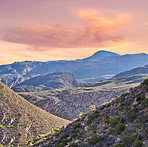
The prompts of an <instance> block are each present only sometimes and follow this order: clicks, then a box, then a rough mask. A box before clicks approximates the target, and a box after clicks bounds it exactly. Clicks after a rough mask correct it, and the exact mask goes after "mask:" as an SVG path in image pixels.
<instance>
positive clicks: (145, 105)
mask: <svg viewBox="0 0 148 147" xmlns="http://www.w3.org/2000/svg"><path fill="white" fill-rule="evenodd" d="M142 105H143V106H144V107H148V98H145V99H144V100H143V101H142Z"/></svg>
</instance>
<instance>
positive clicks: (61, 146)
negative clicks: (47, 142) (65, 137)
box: [54, 143, 64, 147]
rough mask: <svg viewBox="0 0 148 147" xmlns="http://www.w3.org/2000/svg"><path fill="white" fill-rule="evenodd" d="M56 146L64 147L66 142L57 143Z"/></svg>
mask: <svg viewBox="0 0 148 147" xmlns="http://www.w3.org/2000/svg"><path fill="white" fill-rule="evenodd" d="M54 147H64V144H63V143H60V144H57V145H55V146H54Z"/></svg>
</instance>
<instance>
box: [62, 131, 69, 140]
mask: <svg viewBox="0 0 148 147" xmlns="http://www.w3.org/2000/svg"><path fill="white" fill-rule="evenodd" d="M68 136H69V135H68V133H64V132H63V133H61V134H60V137H61V139H64V138H67V137H68Z"/></svg>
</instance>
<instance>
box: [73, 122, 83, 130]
mask: <svg viewBox="0 0 148 147" xmlns="http://www.w3.org/2000/svg"><path fill="white" fill-rule="evenodd" d="M80 125H81V124H80V123H78V124H76V125H74V126H73V129H77V128H80Z"/></svg>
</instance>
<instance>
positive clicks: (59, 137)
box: [35, 79, 148, 147]
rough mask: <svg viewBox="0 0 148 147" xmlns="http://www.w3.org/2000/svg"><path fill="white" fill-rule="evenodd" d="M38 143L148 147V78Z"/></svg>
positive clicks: (39, 145)
mask: <svg viewBox="0 0 148 147" xmlns="http://www.w3.org/2000/svg"><path fill="white" fill-rule="evenodd" d="M35 146H38V147H42V146H48V147H50V146H51V147H52V146H54V147H64V146H68V147H79V146H80V147H91V146H92V147H147V146H148V79H145V80H144V81H143V83H142V84H140V85H139V86H137V87H134V88H130V89H129V91H127V92H125V93H123V94H121V95H120V96H118V97H116V98H114V99H113V101H111V102H110V103H106V104H104V105H101V106H100V107H98V108H96V109H95V110H93V111H91V112H89V113H88V114H84V115H82V116H80V118H79V119H77V120H76V121H74V122H72V123H71V124H69V125H68V126H67V127H66V128H63V129H61V130H60V131H57V132H56V133H55V134H54V135H52V136H51V135H48V136H46V137H45V138H44V141H41V142H39V143H37V144H35Z"/></svg>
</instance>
